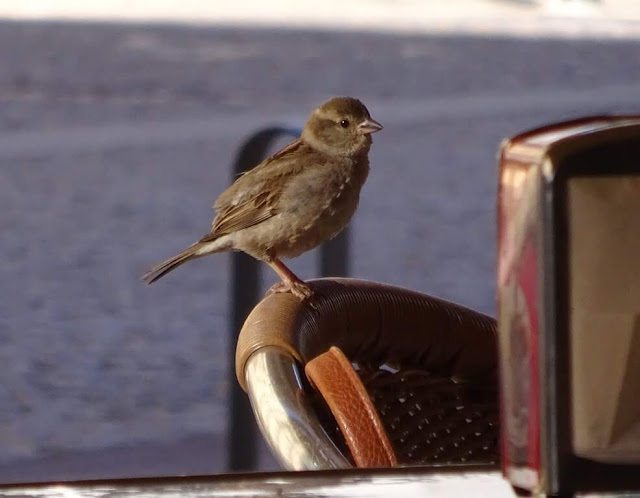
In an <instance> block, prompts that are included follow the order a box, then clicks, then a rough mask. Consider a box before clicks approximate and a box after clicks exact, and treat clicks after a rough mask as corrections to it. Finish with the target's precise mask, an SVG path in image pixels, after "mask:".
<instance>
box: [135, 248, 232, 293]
mask: <svg viewBox="0 0 640 498" xmlns="http://www.w3.org/2000/svg"><path fill="white" fill-rule="evenodd" d="M206 239H207V237H204V238H203V239H202V240H200V241H199V242H196V243H195V244H193V245H191V246H189V247H188V248H187V249H185V250H184V251H182V252H181V253H179V254H176V255H175V256H173V257H171V258H169V259H167V260H165V261H163V262H162V263H160V264H158V265H156V266H154V267H153V268H150V269H149V270H148V271H147V272H146V273H145V274H144V275H142V278H141V279H140V280H142V281H143V282H146V283H147V284H152V283H153V282H155V281H156V280H158V279H159V278H161V277H163V276H164V275H166V274H167V273H169V272H170V271H172V270H175V269H176V268H177V267H178V266H180V265H181V264H183V263H186V262H187V261H191V260H192V259H197V258H201V257H202V256H206V255H208V254H212V253H214V252H220V251H224V250H226V249H227V247H225V246H222V245H220V244H216V242H217V241H218V240H219V239H214V240H206Z"/></svg>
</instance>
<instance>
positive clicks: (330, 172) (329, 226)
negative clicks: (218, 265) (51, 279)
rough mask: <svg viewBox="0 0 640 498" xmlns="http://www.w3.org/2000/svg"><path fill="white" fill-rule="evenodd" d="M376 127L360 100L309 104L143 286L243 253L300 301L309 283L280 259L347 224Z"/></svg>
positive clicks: (280, 288) (366, 168) (310, 246)
mask: <svg viewBox="0 0 640 498" xmlns="http://www.w3.org/2000/svg"><path fill="white" fill-rule="evenodd" d="M380 130H382V125H381V124H380V123H378V122H377V121H375V120H374V119H372V118H371V115H370V114H369V111H368V110H367V108H366V107H365V106H364V104H363V103H362V102H360V101H359V100H357V99H355V98H351V97H336V98H333V99H331V100H329V101H327V102H325V103H324V104H322V105H321V106H320V107H318V108H317V109H315V110H314V111H313V112H312V113H311V115H310V116H309V118H308V119H307V121H306V123H305V125H304V128H303V130H302V134H301V136H300V138H298V139H297V140H295V141H293V142H292V143H291V144H289V145H287V146H286V147H284V148H283V149H281V150H279V151H278V152H276V153H275V154H273V155H272V156H271V157H269V158H267V159H266V160H264V161H263V162H261V163H260V164H258V165H257V166H255V167H254V168H253V169H251V170H249V171H248V172H247V173H244V174H243V175H241V176H240V177H238V178H237V179H236V180H235V182H234V183H233V184H232V185H231V186H230V187H229V188H228V189H227V190H225V191H224V192H223V193H222V194H221V195H220V197H218V199H217V200H216V202H215V204H214V205H213V207H214V208H215V210H216V216H215V218H214V220H213V224H212V226H211V231H210V232H209V233H208V234H206V235H205V236H204V237H202V238H201V239H200V240H199V241H198V242H196V243H194V244H192V245H191V246H189V247H188V248H187V249H185V250H184V251H182V252H181V253H179V254H177V255H175V256H173V257H172V258H169V259H167V260H166V261H163V262H162V263H160V264H158V265H157V266H154V267H153V268H151V269H150V270H149V271H147V272H146V273H145V274H144V275H143V277H142V280H143V281H145V282H147V283H149V284H151V283H153V282H155V281H156V280H158V279H159V278H160V277H162V276H164V275H165V274H167V273H168V272H170V271H171V270H173V269H175V268H177V267H178V266H180V265H182V264H183V263H186V262H187V261H190V260H192V259H196V258H201V257H203V256H207V255H209V254H214V253H218V252H223V251H243V252H245V253H247V254H249V255H251V256H253V257H254V258H256V259H258V260H260V261H264V262H265V263H267V264H268V265H269V266H270V267H271V268H273V270H274V271H275V272H276V273H277V274H278V276H279V277H280V279H281V282H280V283H279V284H278V285H276V286H274V287H272V289H271V292H291V293H293V294H294V295H295V296H297V297H298V298H300V299H302V300H304V299H307V298H309V297H310V296H311V295H312V291H311V287H310V286H309V285H308V284H306V283H305V282H304V281H302V280H301V279H300V278H298V277H297V276H296V275H295V274H294V273H293V272H292V271H291V270H290V269H289V268H288V267H287V266H285V264H284V263H283V262H282V258H295V257H296V256H299V255H300V254H302V253H304V252H306V251H309V250H310V249H313V248H314V247H316V246H318V245H320V244H321V243H323V242H325V241H327V240H329V239H331V238H333V237H335V236H336V235H337V234H338V233H340V231H342V229H343V228H344V227H345V226H347V224H348V223H349V220H350V219H351V217H352V216H353V214H354V212H355V210H356V208H357V206H358V200H359V198H360V190H361V188H362V186H363V185H364V182H365V180H366V179H367V175H368V174H369V157H368V153H369V149H370V147H371V143H372V140H371V134H373V133H375V132H377V131H380Z"/></svg>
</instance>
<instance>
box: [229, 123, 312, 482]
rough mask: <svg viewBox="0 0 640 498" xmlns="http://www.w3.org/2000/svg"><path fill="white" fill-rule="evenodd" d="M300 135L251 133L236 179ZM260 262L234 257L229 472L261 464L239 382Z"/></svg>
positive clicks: (236, 167) (277, 130)
mask: <svg viewBox="0 0 640 498" xmlns="http://www.w3.org/2000/svg"><path fill="white" fill-rule="evenodd" d="M299 134H300V131H299V130H295V129H288V128H280V127H273V128H267V129H264V130H261V131H259V132H258V133H256V134H255V135H253V136H251V137H250V138H249V139H248V140H247V141H246V142H245V143H244V144H243V145H242V147H241V148H240V151H239V152H238V155H237V157H236V161H235V164H234V165H233V179H232V181H233V180H235V178H236V177H237V176H238V175H239V174H240V173H244V172H245V171H248V170H249V169H251V168H253V167H254V166H255V165H257V164H258V163H259V162H260V161H262V159H263V158H264V157H265V156H266V154H267V151H268V149H269V147H270V146H271V144H272V143H273V142H274V141H275V140H276V139H278V138H279V137H281V136H283V135H295V136H298V135H299ZM260 283H261V280H260V263H259V262H258V261H256V260H255V259H253V258H252V257H250V256H247V255H246V254H244V253H234V254H233V256H232V276H231V303H232V312H231V324H230V325H231V331H230V335H229V372H228V379H229V383H230V385H229V389H230V393H229V412H228V413H229V419H228V423H227V431H228V434H229V439H228V447H227V454H228V460H227V468H228V470H229V471H232V472H235V471H247V470H253V469H255V468H256V467H257V463H258V428H257V426H256V422H255V418H254V417H253V412H252V410H251V405H250V403H249V398H248V396H247V395H246V394H245V393H244V392H243V391H242V389H241V388H240V386H239V384H238V383H237V382H236V375H235V354H236V338H237V334H238V333H239V332H240V329H241V328H242V325H243V323H244V320H245V319H246V317H247V315H248V314H249V313H250V312H251V309H252V308H253V306H255V304H256V303H257V302H258V299H259V295H258V293H259V292H260Z"/></svg>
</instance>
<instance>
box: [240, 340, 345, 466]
mask: <svg viewBox="0 0 640 498" xmlns="http://www.w3.org/2000/svg"><path fill="white" fill-rule="evenodd" d="M302 375H304V373H302V372H300V368H299V366H298V365H297V363H296V362H295V360H294V359H293V357H292V356H291V355H290V354H289V353H287V352H286V351H284V350H282V349H280V348H278V347H274V346H268V347H264V348H261V349H259V350H258V351H256V352H255V353H253V354H252V355H251V356H250V357H249V359H248V360H247V363H246V365H245V378H246V382H247V392H248V394H249V399H250V400H251V406H252V407H253V412H254V414H255V417H256V420H257V421H258V425H259V426H260V430H261V431H262V434H263V436H264V437H265V439H266V440H267V442H268V443H269V446H270V447H271V450H272V452H273V454H274V455H275V456H276V458H277V459H278V460H279V462H280V463H281V464H282V466H283V467H284V468H286V469H288V470H319V469H344V468H350V467H351V464H350V463H349V462H348V461H347V459H346V458H345V457H344V456H343V455H342V453H341V452H340V450H338V448H337V447H336V446H335V444H334V443H333V441H332V440H331V438H330V437H329V436H328V435H327V433H326V432H325V430H324V429H323V428H322V425H321V424H320V421H319V420H318V417H317V416H316V414H315V413H314V411H313V409H312V407H311V405H310V402H309V398H308V395H307V393H305V391H304V389H303V385H302V377H301V376H302Z"/></svg>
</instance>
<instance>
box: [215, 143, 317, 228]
mask: <svg viewBox="0 0 640 498" xmlns="http://www.w3.org/2000/svg"><path fill="white" fill-rule="evenodd" d="M306 147H307V146H306V145H305V144H304V143H303V142H302V141H301V140H296V141H295V142H292V143H291V144H289V145H288V146H286V147H284V148H283V149H281V150H280V151H278V152H276V153H275V154H274V155H272V156H271V157H269V158H268V159H266V160H265V161H263V162H262V163H260V164H259V165H258V166H256V167H255V168H253V169H252V170H250V171H248V172H247V173H246V174H244V175H242V176H241V177H239V178H238V179H237V180H236V181H235V182H234V183H233V185H231V187H229V188H228V189H227V190H225V191H224V192H223V193H222V194H221V195H220V197H219V198H218V200H217V201H216V203H215V204H214V207H215V208H216V210H217V211H218V213H217V215H216V217H215V219H214V220H213V225H212V227H211V235H209V236H207V237H215V238H217V237H220V236H222V235H225V234H228V233H232V232H236V231H238V230H242V229H243V228H248V227H251V226H253V225H257V224H258V223H261V222H263V221H265V220H268V219H269V218H271V217H273V216H275V215H276V214H278V200H279V199H280V195H281V193H282V190H283V188H284V186H285V185H286V184H287V182H288V179H289V178H290V177H291V176H292V175H294V174H295V173H297V172H298V171H299V170H300V169H301V168H302V163H303V162H304V160H305V157H304V156H305V155H306V153H305V152H306V151H305V150H304V149H305V148H306Z"/></svg>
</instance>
